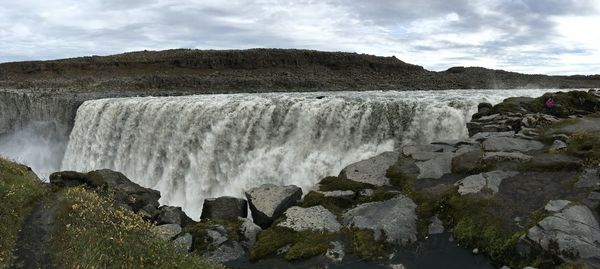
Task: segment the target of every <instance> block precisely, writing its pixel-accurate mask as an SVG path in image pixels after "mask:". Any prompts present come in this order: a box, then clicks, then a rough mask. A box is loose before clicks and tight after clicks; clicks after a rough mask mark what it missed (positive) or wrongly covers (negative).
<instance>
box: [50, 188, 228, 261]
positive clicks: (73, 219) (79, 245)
mask: <svg viewBox="0 0 600 269" xmlns="http://www.w3.org/2000/svg"><path fill="white" fill-rule="evenodd" d="M61 194H62V196H63V198H62V199H61V200H60V201H59V204H58V206H59V210H58V213H57V216H56V224H55V231H54V240H53V243H52V244H53V249H54V250H55V252H54V257H53V259H54V261H55V262H56V263H57V264H60V265H62V266H63V267H64V268H222V267H221V266H219V265H215V264H213V263H210V262H207V261H204V260H202V259H201V258H200V257H198V256H196V255H193V254H182V253H179V252H177V251H176V250H175V248H174V246H173V243H172V242H168V241H164V240H162V239H160V238H159V237H158V234H157V232H156V231H155V230H154V226H153V224H151V223H148V222H146V221H144V220H143V218H142V216H141V215H138V214H134V213H133V212H132V211H129V210H126V209H122V208H115V207H113V204H114V201H113V200H112V199H111V198H105V197H102V196H100V195H99V194H97V193H95V192H93V191H88V190H85V189H83V188H70V189H65V190H63V191H62V193H61Z"/></svg>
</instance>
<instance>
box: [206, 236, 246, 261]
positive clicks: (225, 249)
mask: <svg viewBox="0 0 600 269" xmlns="http://www.w3.org/2000/svg"><path fill="white" fill-rule="evenodd" d="M244 255H246V253H245V252H244V248H243V247H242V245H241V244H240V243H238V242H235V241H228V242H227V243H224V244H221V245H219V246H218V247H217V248H216V249H214V250H212V251H209V252H206V253H204V254H203V255H202V256H203V257H204V258H206V259H208V260H211V261H213V262H216V263H226V262H231V261H235V260H238V259H241V258H243V257H244Z"/></svg>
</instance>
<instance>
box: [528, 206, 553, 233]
mask: <svg viewBox="0 0 600 269" xmlns="http://www.w3.org/2000/svg"><path fill="white" fill-rule="evenodd" d="M548 216H550V214H549V213H548V211H546V210H545V209H543V208H541V209H538V210H536V211H533V212H531V213H530V214H529V217H528V220H527V225H526V228H527V229H529V228H531V227H533V226H535V225H536V224H538V222H540V221H542V220H543V219H545V218H546V217H548Z"/></svg>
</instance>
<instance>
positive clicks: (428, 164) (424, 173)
mask: <svg viewBox="0 0 600 269" xmlns="http://www.w3.org/2000/svg"><path fill="white" fill-rule="evenodd" d="M452 158H454V153H450V152H444V153H437V155H436V156H435V158H433V159H430V160H427V161H423V162H416V163H415V164H416V165H417V167H418V168H419V175H418V176H417V179H422V178H433V179H439V178H441V177H442V176H443V175H445V174H449V173H451V172H452Z"/></svg>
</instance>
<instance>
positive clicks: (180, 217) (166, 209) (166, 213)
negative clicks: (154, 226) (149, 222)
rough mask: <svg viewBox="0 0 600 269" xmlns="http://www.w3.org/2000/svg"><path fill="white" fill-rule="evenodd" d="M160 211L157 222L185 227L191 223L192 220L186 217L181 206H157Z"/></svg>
mask: <svg viewBox="0 0 600 269" xmlns="http://www.w3.org/2000/svg"><path fill="white" fill-rule="evenodd" d="M159 211H160V213H159V214H158V217H157V222H158V224H169V223H172V224H179V225H181V226H182V227H186V226H188V225H190V224H193V223H194V221H193V220H192V219H191V218H190V217H188V216H187V215H186V214H185V212H183V210H181V207H177V206H161V207H160V208H159Z"/></svg>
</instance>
